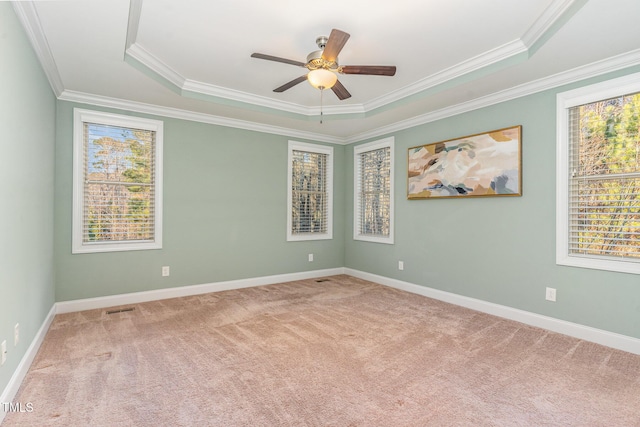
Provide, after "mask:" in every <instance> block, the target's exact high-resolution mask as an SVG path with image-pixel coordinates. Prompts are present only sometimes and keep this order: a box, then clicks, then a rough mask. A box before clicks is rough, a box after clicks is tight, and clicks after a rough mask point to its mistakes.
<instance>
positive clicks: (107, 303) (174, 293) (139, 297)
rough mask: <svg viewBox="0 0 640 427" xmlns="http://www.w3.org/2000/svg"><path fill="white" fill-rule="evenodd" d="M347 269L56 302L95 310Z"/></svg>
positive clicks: (60, 308) (64, 309)
mask: <svg viewBox="0 0 640 427" xmlns="http://www.w3.org/2000/svg"><path fill="white" fill-rule="evenodd" d="M344 271H345V269H344V268H342V267H339V268H330V269H325V270H314V271H305V272H301V273H288V274H278V275H274V276H264V277H254V278H250V279H240V280H229V281H226V282H216V283H205V284H202V285H191V286H180V287H176V288H168V289H156V290H153V291H144V292H132V293H130V294H120V295H110V296H106V297H97V298H86V299H78V300H72V301H63V302H58V303H56V313H57V314H60V313H72V312H76V311H84V310H93V309H97V308H106V307H114V306H118V305H127V304H137V303H141V302H148V301H158V300H162V299H168V298H178V297H186V296H191V295H201V294H208V293H210V292H220V291H228V290H231V289H241V288H250V287H253V286H263V285H271V284H274V283H283V282H292V281H294V280H304V279H313V278H314V277H323V276H334V275H336V274H344Z"/></svg>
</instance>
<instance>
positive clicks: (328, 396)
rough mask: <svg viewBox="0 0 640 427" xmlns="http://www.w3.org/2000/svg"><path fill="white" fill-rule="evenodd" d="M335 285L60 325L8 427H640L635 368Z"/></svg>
mask: <svg viewBox="0 0 640 427" xmlns="http://www.w3.org/2000/svg"><path fill="white" fill-rule="evenodd" d="M327 279H329V280H326V281H317V280H305V281H298V282H290V283H282V284H276V285H270V286H262V287H256V288H248V289H241V290H234V291H226V292H220V293H213V294H206V295H201V296H194V297H186V298H179V299H171V300H163V301H157V302H150V303H143V304H135V305H132V306H131V307H134V308H135V309H134V310H133V311H128V312H120V313H115V314H107V313H106V311H107V310H91V311H85V312H80V313H72V314H64V315H58V316H56V318H55V320H54V321H53V324H52V326H51V328H50V330H49V332H48V334H47V336H46V338H45V341H44V343H43V345H42V347H41V348H40V351H39V353H38V355H37V357H36V360H35V361H34V363H33V365H32V366H31V369H30V371H29V373H28V374H27V377H26V378H25V381H24V382H23V385H22V387H21V389H20V391H19V393H18V396H17V397H16V399H15V402H21V403H22V404H26V403H31V404H32V407H33V411H32V412H23V413H16V412H12V413H9V414H7V416H6V418H5V420H4V423H3V424H2V426H3V427H10V426H225V427H227V426H296V427H298V426H394V427H396V426H608V427H609V426H640V356H637V355H633V354H630V353H625V352H622V351H618V350H613V349H610V348H607V347H603V346H600V345H597V344H592V343H589V342H585V341H581V340H577V339H574V338H570V337H566V336H563V335H560V334H556V333H552V332H549V331H545V330H542V329H537V328H533V327H530V326H526V325H523V324H520V323H516V322H512V321H508V320H504V319H500V318H497V317H493V316H490V315H487V314H483V313H479V312H475V311H472V310H468V309H464V308H461V307H457V306H453V305H450V304H446V303H443V302H439V301H436V300H432V299H429V298H425V297H422V296H418V295H414V294H410V293H405V292H402V291H398V290H395V289H390V288H387V287H383V286H379V285H376V284H373V283H370V282H366V281H363V280H359V279H356V278H353V277H349V276H334V277H330V278H327ZM121 308H123V307H121Z"/></svg>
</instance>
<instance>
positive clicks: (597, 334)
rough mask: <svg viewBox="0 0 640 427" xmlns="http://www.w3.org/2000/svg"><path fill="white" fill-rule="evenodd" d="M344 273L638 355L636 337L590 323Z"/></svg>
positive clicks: (639, 345)
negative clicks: (582, 323) (575, 321)
mask: <svg viewBox="0 0 640 427" xmlns="http://www.w3.org/2000/svg"><path fill="white" fill-rule="evenodd" d="M344 274H348V275H350V276H354V277H358V278H360V279H364V280H368V281H370V282H375V283H379V284H381V285H385V286H389V287H392V288H396V289H400V290H403V291H407V292H411V293H414V294H418V295H422V296H425V297H429V298H433V299H437V300H440V301H444V302H448V303H451V304H455V305H459V306H462V307H466V308H470V309H472V310H477V311H481V312H483V313H487V314H492V315H494V316H498V317H503V318H505V319H510V320H515V321H516V322H520V323H524V324H527V325H531V326H536V327H538V328H542V329H547V330H549V331H553V332H558V333H561V334H564V335H568V336H571V337H574V338H579V339H582V340H585V341H591V342H594V343H597V344H602V345H605V346H607V347H611V348H616V349H618V350H623V351H627V352H629V353H634V354H639V355H640V339H638V338H633V337H629V336H626V335H621V334H617V333H615V332H609V331H605V330H602V329H596V328H592V327H590V326H584V325H580V324H578V323H572V322H567V321H565V320H560V319H556V318H553V317H549V316H543V315H541V314H536V313H531V312H529V311H524V310H519V309H517V308H512V307H507V306H504V305H500V304H494V303H491V302H487V301H483V300H479V299H475V298H470V297H465V296H462V295H458V294H453V293H451V292H445V291H441V290H438V289H433V288H428V287H426V286H420V285H416V284H413V283H409V282H403V281H401V280H397V279H391V278H388V277H384V276H378V275H376V274H371V273H366V272H364V271H359V270H353V269H351V268H345V269H344Z"/></svg>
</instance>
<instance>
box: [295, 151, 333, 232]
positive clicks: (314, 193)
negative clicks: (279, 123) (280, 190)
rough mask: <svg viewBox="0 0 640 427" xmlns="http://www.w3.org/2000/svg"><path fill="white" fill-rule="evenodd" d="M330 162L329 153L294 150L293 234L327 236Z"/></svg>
mask: <svg viewBox="0 0 640 427" xmlns="http://www.w3.org/2000/svg"><path fill="white" fill-rule="evenodd" d="M327 161H328V155H327V154H323V153H315V152H309V151H301V150H293V151H292V154H291V162H292V164H291V198H292V203H291V218H292V224H291V233H292V234H305V233H327V229H328V214H329V211H328V197H329V195H328V191H327V163H328V162H327Z"/></svg>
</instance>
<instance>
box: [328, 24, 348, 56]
mask: <svg viewBox="0 0 640 427" xmlns="http://www.w3.org/2000/svg"><path fill="white" fill-rule="evenodd" d="M349 37H351V36H350V35H349V34H348V33H345V32H344V31H340V30H336V29H335V28H334V29H333V30H331V34H329V40H328V41H327V45H326V46H325V47H324V52H322V59H324V60H325V61H335V60H336V58H337V57H338V55H339V54H340V51H341V50H342V48H343V47H344V45H345V43H347V40H349Z"/></svg>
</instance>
